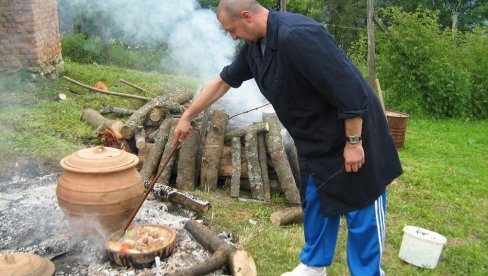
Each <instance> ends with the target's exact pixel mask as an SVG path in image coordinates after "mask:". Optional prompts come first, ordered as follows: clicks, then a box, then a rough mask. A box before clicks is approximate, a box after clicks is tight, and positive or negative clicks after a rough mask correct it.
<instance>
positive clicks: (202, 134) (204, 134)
mask: <svg viewBox="0 0 488 276" xmlns="http://www.w3.org/2000/svg"><path fill="white" fill-rule="evenodd" d="M209 117H210V109H209V108H207V109H205V111H204V112H203V115H202V118H201V123H200V135H198V142H197V143H198V146H197V160H196V168H195V175H196V176H197V180H196V184H197V185H198V180H199V176H200V173H201V167H202V152H203V146H204V144H205V139H206V138H207V126H208V120H209Z"/></svg>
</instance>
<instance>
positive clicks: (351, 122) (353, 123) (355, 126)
mask: <svg viewBox="0 0 488 276" xmlns="http://www.w3.org/2000/svg"><path fill="white" fill-rule="evenodd" d="M344 124H345V128H346V133H345V135H346V136H361V132H362V130H363V118H362V117H361V116H357V117H354V118H350V119H345V120H344Z"/></svg>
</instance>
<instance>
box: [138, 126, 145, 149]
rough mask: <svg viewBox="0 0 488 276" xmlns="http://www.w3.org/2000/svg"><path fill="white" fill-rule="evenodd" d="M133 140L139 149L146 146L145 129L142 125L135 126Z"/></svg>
mask: <svg viewBox="0 0 488 276" xmlns="http://www.w3.org/2000/svg"><path fill="white" fill-rule="evenodd" d="M135 140H136V148H137V149H139V150H140V149H143V148H144V147H145V146H146V131H145V130H144V128H143V127H142V126H138V127H137V128H136V134H135Z"/></svg>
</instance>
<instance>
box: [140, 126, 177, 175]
mask: <svg viewBox="0 0 488 276" xmlns="http://www.w3.org/2000/svg"><path fill="white" fill-rule="evenodd" d="M170 127H171V119H170V118H168V119H166V120H164V121H163V123H162V124H161V126H160V127H159V129H158V133H157V134H156V138H155V140H154V146H153V148H152V149H151V151H150V152H149V154H148V156H147V158H146V161H145V162H144V165H143V166H142V169H141V171H140V173H141V175H142V178H143V179H144V180H150V179H151V177H152V175H153V174H154V171H155V170H156V168H157V167H158V165H159V161H160V160H161V156H162V155H163V150H164V146H165V145H166V142H167V141H168V136H169V129H170Z"/></svg>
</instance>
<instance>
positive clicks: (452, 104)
mask: <svg viewBox="0 0 488 276" xmlns="http://www.w3.org/2000/svg"><path fill="white" fill-rule="evenodd" d="M439 13H440V12H438V11H431V10H428V9H419V10H417V11H415V12H410V13H407V12H403V11H401V10H400V9H398V8H388V9H386V10H385V11H384V13H383V14H384V16H385V18H386V19H387V20H388V22H389V32H388V33H378V35H377V46H376V49H377V59H376V61H377V62H376V64H377V74H378V77H379V78H380V79H381V80H382V86H383V89H384V90H385V91H386V92H385V93H386V95H385V102H386V105H387V107H388V108H390V109H397V110H400V111H405V112H408V113H411V114H417V115H419V114H423V115H427V116H429V117H435V118H453V117H454V118H474V119H487V118H488V93H486V92H487V91H488V81H487V80H486V77H485V76H486V75H488V55H486V53H487V52H488V37H487V36H486V33H487V32H488V28H486V27H485V28H478V29H476V30H474V31H472V32H461V31H459V32H456V33H453V32H451V30H450V29H449V28H448V29H444V28H442V26H441V25H440V24H439V23H438V22H439ZM365 42H366V38H365V37H363V38H362V39H361V40H360V42H358V43H355V44H354V46H353V48H352V49H353V51H351V53H352V54H351V58H352V59H353V60H354V61H355V62H356V63H357V64H360V65H361V68H362V69H363V72H364V69H365V68H366V64H367V62H366V58H365V57H366V51H367V44H366V43H365Z"/></svg>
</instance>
